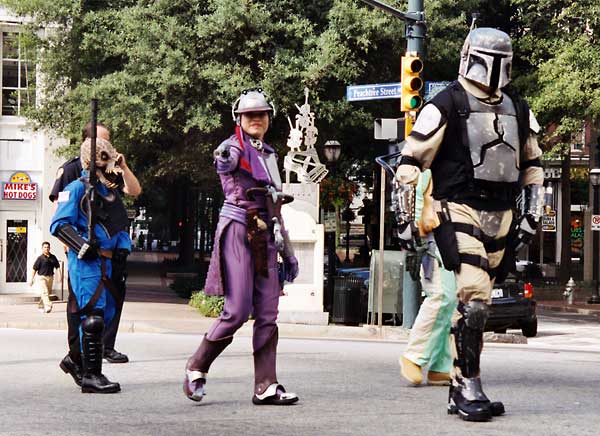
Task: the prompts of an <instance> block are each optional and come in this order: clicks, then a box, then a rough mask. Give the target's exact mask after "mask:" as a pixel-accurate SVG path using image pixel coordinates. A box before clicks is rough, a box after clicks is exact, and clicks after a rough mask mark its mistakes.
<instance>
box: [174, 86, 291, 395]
mask: <svg viewBox="0 0 600 436" xmlns="http://www.w3.org/2000/svg"><path fill="white" fill-rule="evenodd" d="M232 115H233V118H234V120H235V122H236V129H235V134H234V135H232V136H231V137H230V138H229V139H226V140H225V141H224V142H223V143H221V145H219V147H217V149H216V150H215V151H214V157H215V167H216V170H217V173H218V174H219V177H220V179H221V185H222V186H223V192H224V194H225V203H224V205H223V208H222V209H221V213H220V218H219V224H218V226H217V232H216V235H215V245H214V250H213V255H212V258H211V262H210V266H209V269H208V276H207V279H206V286H205V290H204V291H205V293H206V294H208V295H224V296H225V305H224V307H223V312H222V313H221V316H219V318H218V319H217V320H216V321H215V323H214V324H213V325H212V326H211V328H210V329H209V331H208V333H207V334H206V335H205V336H204V338H203V340H202V343H201V344H200V346H199V347H198V349H197V350H196V352H195V353H194V354H193V355H192V357H190V359H189V360H188V362H187V365H186V376H185V382H184V385H183V390H184V392H185V394H186V396H187V397H188V398H189V399H190V400H193V401H200V400H202V397H203V395H204V385H205V384H206V376H207V373H208V370H209V367H210V365H211V363H212V362H213V361H214V360H215V359H216V358H217V356H218V355H219V354H220V353H221V352H222V351H223V350H224V349H225V348H226V347H227V345H229V344H230V343H231V341H232V340H233V335H234V333H235V332H236V331H237V330H238V329H239V328H240V327H241V326H242V325H243V324H244V323H245V322H246V321H247V320H248V317H249V316H250V314H251V313H252V314H253V315H254V335H253V338H252V345H253V349H254V378H255V382H254V396H253V398H252V402H253V403H254V404H257V405H259V404H273V405H286V404H292V403H295V402H296V401H298V397H297V396H296V395H295V394H293V393H287V392H286V391H285V389H284V388H283V386H282V385H280V384H279V383H278V382H277V375H276V368H275V366H276V365H275V361H276V351H277V339H278V334H277V313H278V311H277V306H278V304H279V295H280V292H281V286H280V283H279V273H278V266H277V253H278V252H279V254H280V255H281V257H282V258H283V264H284V271H285V279H286V280H287V281H289V282H292V281H293V280H294V279H295V278H296V277H297V276H298V261H297V260H296V257H295V256H294V252H293V249H292V245H291V243H290V240H289V238H288V235H287V232H286V230H285V228H284V226H283V221H282V219H281V214H280V213H279V210H280V206H281V199H282V198H283V194H282V193H281V178H280V176H279V170H278V168H277V156H276V154H275V151H274V150H273V148H272V147H270V146H269V145H267V144H266V143H265V142H263V138H264V135H265V133H266V132H267V130H268V128H269V126H270V123H271V119H272V117H273V115H274V107H273V105H272V103H271V102H269V101H268V99H267V97H266V96H265V94H264V93H263V91H262V89H260V88H257V89H250V90H246V91H244V92H242V95H241V96H240V97H239V98H238V99H237V100H236V102H235V103H234V104H233V108H232ZM257 188H258V189H257ZM249 190H250V191H249ZM253 191H254V193H256V192H257V191H258V192H259V193H262V195H252V194H253Z"/></svg>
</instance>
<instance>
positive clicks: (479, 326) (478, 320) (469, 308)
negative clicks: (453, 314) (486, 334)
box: [458, 300, 490, 331]
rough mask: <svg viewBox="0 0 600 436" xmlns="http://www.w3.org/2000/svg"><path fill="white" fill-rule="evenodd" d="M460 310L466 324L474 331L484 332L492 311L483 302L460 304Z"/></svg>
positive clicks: (473, 301) (474, 301) (475, 301)
mask: <svg viewBox="0 0 600 436" xmlns="http://www.w3.org/2000/svg"><path fill="white" fill-rule="evenodd" d="M458 310H459V312H460V313H461V314H462V316H463V318H464V320H465V324H466V325H467V327H468V328H470V329H472V330H478V331H483V329H484V328H485V323H486V322H487V319H488V316H489V315H490V309H489V307H488V305H487V304H485V303H484V302H483V301H481V300H471V301H469V302H468V303H467V304H463V303H462V302H459V303H458Z"/></svg>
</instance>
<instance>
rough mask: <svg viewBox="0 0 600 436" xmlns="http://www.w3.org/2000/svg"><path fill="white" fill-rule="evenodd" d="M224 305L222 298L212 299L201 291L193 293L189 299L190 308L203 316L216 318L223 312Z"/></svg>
mask: <svg viewBox="0 0 600 436" xmlns="http://www.w3.org/2000/svg"><path fill="white" fill-rule="evenodd" d="M224 303H225V298H224V297H212V296H209V295H206V294H205V293H204V292H203V291H198V292H194V293H193V294H192V297H191V298H190V306H192V307H195V308H196V309H198V312H200V313H201V314H202V315H204V316H208V317H212V318H216V317H218V316H219V315H220V314H221V311H222V310H223V304H224Z"/></svg>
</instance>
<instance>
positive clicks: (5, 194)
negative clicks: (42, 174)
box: [2, 172, 38, 200]
mask: <svg viewBox="0 0 600 436" xmlns="http://www.w3.org/2000/svg"><path fill="white" fill-rule="evenodd" d="M37 198H38V185H37V183H31V177H29V174H27V173H25V172H17V173H14V174H13V175H12V176H11V177H10V181H9V182H3V183H2V200H37Z"/></svg>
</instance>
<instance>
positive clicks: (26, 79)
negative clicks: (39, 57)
mask: <svg viewBox="0 0 600 436" xmlns="http://www.w3.org/2000/svg"><path fill="white" fill-rule="evenodd" d="M0 52H1V54H2V65H1V66H0V68H1V71H0V73H1V74H0V77H2V83H1V87H2V101H1V103H0V104H1V105H2V112H1V114H2V116H6V115H9V116H11V115H12V116H20V115H21V114H22V113H23V110H24V109H25V108H26V107H27V106H30V105H33V104H35V89H34V84H35V72H34V68H33V66H32V64H31V63H30V62H28V61H27V58H26V56H25V50H24V49H23V47H22V44H21V40H20V37H19V33H17V32H8V31H3V32H2V33H1V34H0Z"/></svg>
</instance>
